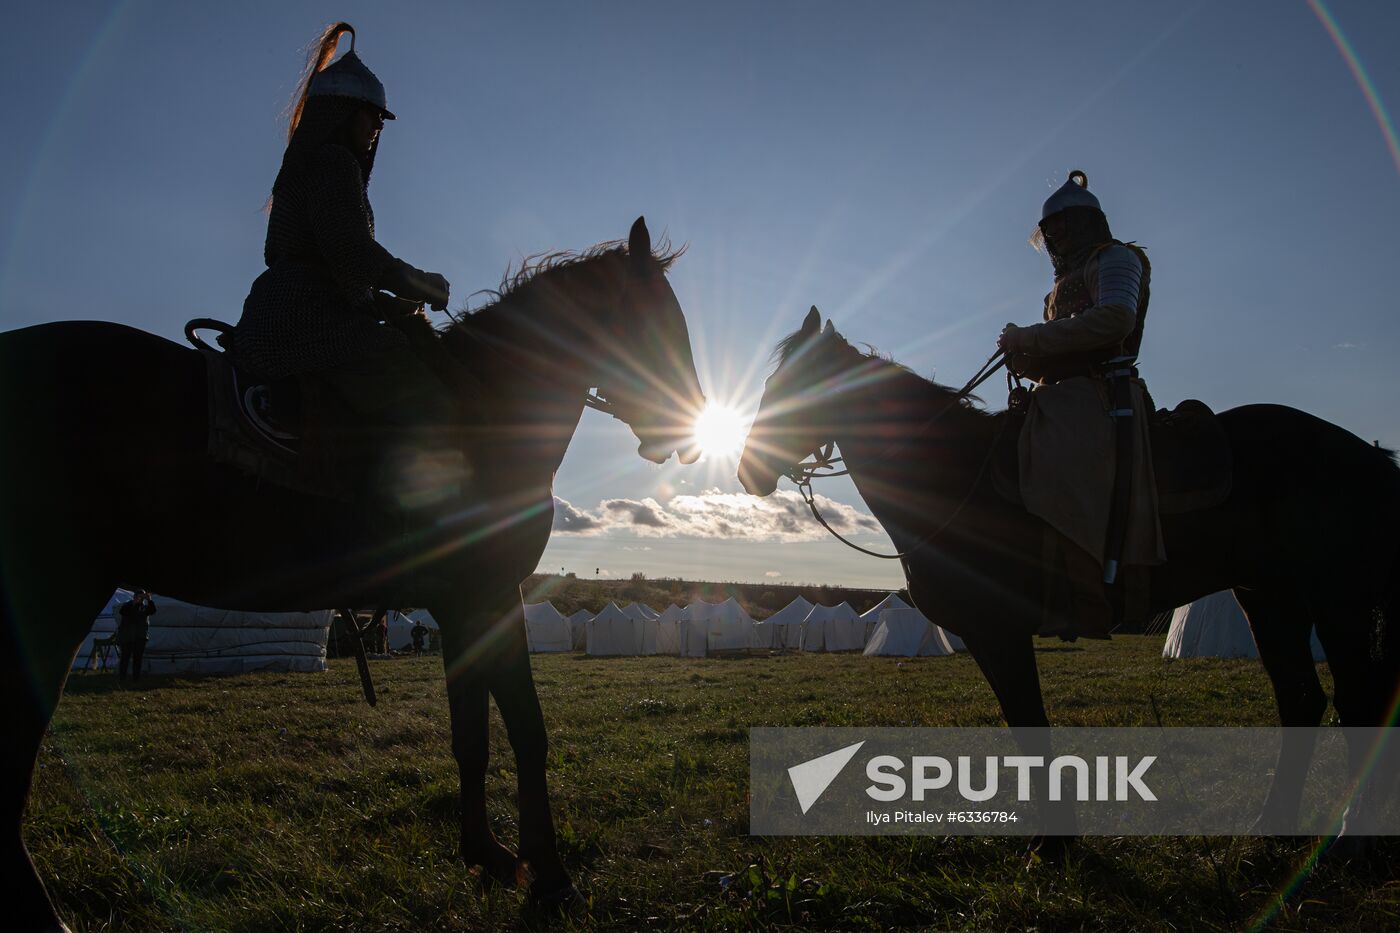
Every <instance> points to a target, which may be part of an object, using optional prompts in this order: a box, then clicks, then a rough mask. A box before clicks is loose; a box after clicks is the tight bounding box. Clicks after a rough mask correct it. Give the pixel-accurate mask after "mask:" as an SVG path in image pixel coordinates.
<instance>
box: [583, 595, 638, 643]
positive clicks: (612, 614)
mask: <svg viewBox="0 0 1400 933" xmlns="http://www.w3.org/2000/svg"><path fill="white" fill-rule="evenodd" d="M586 650H587V651H588V653H589V654H592V655H633V654H641V653H642V623H641V620H640V619H633V618H632V617H630V616H628V615H627V613H625V612H623V611H622V610H621V609H619V608H617V604H616V603H608V604H607V605H606V606H604V607H603V611H602V612H600V613H598V614H597V615H596V616H594V617H593V618H592V619H589V620H588V647H587V649H586Z"/></svg>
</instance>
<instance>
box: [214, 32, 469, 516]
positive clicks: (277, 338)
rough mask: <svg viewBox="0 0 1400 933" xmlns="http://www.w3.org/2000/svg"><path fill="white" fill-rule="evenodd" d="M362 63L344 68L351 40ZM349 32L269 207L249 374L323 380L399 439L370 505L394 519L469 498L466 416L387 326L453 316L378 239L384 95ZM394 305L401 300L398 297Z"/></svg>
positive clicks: (374, 474) (380, 456) (322, 67)
mask: <svg viewBox="0 0 1400 933" xmlns="http://www.w3.org/2000/svg"><path fill="white" fill-rule="evenodd" d="M344 33H349V34H350V37H351V48H350V51H348V52H346V53H345V54H344V55H343V56H341V57H340V58H339V59H338V60H336V61H335V62H334V63H333V64H332V63H330V60H331V58H332V57H333V56H334V54H335V50H336V46H337V43H338V41H339V39H340V37H341V35H342V34H344ZM354 37H355V32H354V29H353V28H352V27H351V26H350V25H349V24H348V23H337V24H335V25H334V26H331V27H329V28H327V29H326V30H325V31H324V32H323V33H322V35H321V36H320V37H319V39H318V41H317V43H316V44H315V45H314V46H313V47H312V51H311V58H310V61H309V63H308V68H307V72H306V75H305V76H304V78H303V81H302V84H301V88H300V93H299V95H298V98H297V101H296V104H295V108H294V110H293V112H292V116H291V121H290V125H289V127H288V139H287V148H286V151H285V153H284V154H283V156H282V167H281V170H280V171H279V172H278V173H277V179H276V181H275V182H274V183H273V186H272V198H271V201H270V202H269V207H268V222H267V240H266V243H265V245H264V249H263V258H264V261H265V262H266V263H267V270H266V271H264V272H263V273H262V274H261V275H260V276H258V278H257V279H256V280H255V281H254V282H253V286H252V289H251V290H250V291H249V293H248V297H247V299H246V300H245V301H244V304H243V315H242V317H241V318H240V319H239V322H238V325H237V327H236V328H235V330H234V333H233V351H234V354H235V356H236V358H237V362H238V365H239V366H240V367H241V368H243V369H245V370H247V371H248V372H249V373H251V374H253V375H255V376H256V377H257V378H261V379H265V380H269V381H276V380H283V379H286V378H288V377H308V376H309V377H314V378H315V379H316V380H318V381H319V382H320V383H322V384H324V385H326V386H328V387H329V388H330V390H331V391H332V392H333V393H334V395H335V396H336V397H337V398H338V400H339V401H340V403H342V404H343V405H344V406H346V407H348V408H349V410H350V416H351V418H352V419H354V421H355V423H356V424H357V425H360V426H362V427H364V428H367V429H370V430H371V431H373V430H378V431H379V432H380V433H381V434H382V433H383V432H384V430H385V429H388V430H390V431H392V435H393V437H394V443H392V444H388V445H381V447H382V448H383V449H381V450H380V451H379V452H378V453H376V454H375V456H374V459H375V460H377V461H378V462H377V463H376V464H375V465H374V466H372V467H371V468H370V469H369V471H368V472H369V475H368V478H367V482H366V485H367V488H366V490H365V491H366V493H367V494H368V495H369V496H370V497H371V498H373V499H375V500H377V501H378V502H379V503H380V505H381V507H382V508H384V509H386V510H389V511H397V510H398V509H405V508H407V509H411V508H415V507H423V506H427V505H431V504H433V503H434V502H439V501H442V500H443V499H446V498H448V497H450V496H451V495H453V494H454V493H455V492H456V491H457V488H456V480H455V478H454V473H456V472H459V471H460V457H461V454H460V451H458V450H456V449H454V448H455V445H454V444H453V443H451V441H450V436H451V432H450V426H452V425H455V424H456V423H457V420H458V416H457V413H456V408H455V405H454V404H453V402H452V401H451V399H450V396H449V394H448V391H447V389H446V387H445V386H444V384H443V383H442V381H441V380H439V379H438V378H437V377H436V376H435V375H434V374H433V373H432V372H431V371H429V370H428V369H427V368H426V367H425V366H424V364H423V362H422V361H421V360H420V358H419V357H418V356H417V355H416V354H415V353H414V352H413V351H412V350H411V349H410V347H409V340H408V338H407V337H406V336H405V334H404V333H403V332H402V331H401V330H399V329H397V328H395V327H392V326H388V325H387V323H382V322H387V321H389V320H392V319H393V318H395V317H398V316H402V315H406V314H413V313H415V312H419V311H421V306H422V304H428V305H430V306H431V307H433V308H434V309H436V310H443V309H445V307H446V305H447V301H448V295H449V286H448V282H447V279H445V278H444V277H443V276H441V275H438V274H436V273H431V272H424V271H422V270H420V269H417V268H415V267H413V266H411V265H409V264H408V263H406V262H404V261H403V260H401V259H397V258H395V257H394V256H393V255H392V254H390V253H389V251H388V250H386V249H385V248H384V247H383V246H380V245H379V243H378V242H377V241H376V240H375V238H374V212H373V211H372V210H371V208H370V204H369V198H368V194H367V189H368V184H369V176H370V172H371V171H372V170H373V168H374V158H375V153H376V152H377V151H378V148H379V132H380V130H381V129H382V128H383V126H384V121H385V120H393V119H395V117H394V114H393V113H391V112H390V111H389V110H388V108H387V103H386V100H385V94H384V85H383V84H382V83H380V81H379V79H378V78H377V77H375V75H374V73H373V72H372V71H370V70H369V68H367V67H365V64H364V63H363V62H362V61H361V60H360V58H359V56H358V55H357V54H356V52H355V50H354ZM385 292H392V293H393V295H394V296H397V298H395V297H393V296H391V295H388V294H385Z"/></svg>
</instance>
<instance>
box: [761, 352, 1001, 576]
mask: <svg viewBox="0 0 1400 933" xmlns="http://www.w3.org/2000/svg"><path fill="white" fill-rule="evenodd" d="M1005 365H1006V353H1005V351H1003V350H997V351H996V352H995V353H993V354H992V355H991V356H990V357H988V358H987V362H985V363H983V364H982V368H981V369H979V370H977V373H976V374H975V375H974V376H973V377H972V378H971V379H970V380H968V382H967V384H966V385H964V386H963V387H962V388H961V389H959V390H958V391H957V393H955V394H954V395H953V397H952V398H950V399H949V400H948V404H946V405H944V406H943V407H942V408H941V409H939V410H938V412H937V413H936V414H934V415H933V417H931V418H929V419H928V420H927V421H925V422H924V423H923V425H922V426H921V427H920V428H919V430H918V431H917V432H915V433H916V434H919V435H921V434H923V433H924V432H925V431H927V430H928V429H929V427H930V426H932V425H933V424H934V422H936V421H938V419H939V418H942V417H943V416H944V415H945V414H947V413H948V412H949V411H951V410H952V408H953V406H955V405H958V404H960V403H961V402H962V401H963V400H964V399H966V398H967V397H968V396H969V395H971V394H972V392H973V390H974V389H976V388H977V387H978V386H980V385H981V384H982V383H984V382H986V381H987V380H988V379H990V378H991V377H992V375H993V374H994V373H996V371H997V370H998V369H1001V368H1002V367H1003V366H1005ZM1007 372H1008V374H1007V381H1008V382H1009V381H1010V379H1011V375H1010V370H1008V371H1007ZM1009 420H1010V419H1003V421H1002V423H1001V427H1000V428H998V429H997V435H996V437H994V438H993V439H992V443H991V446H990V447H989V448H988V450H987V456H986V457H985V458H984V459H983V460H982V466H981V467H979V468H978V470H977V476H976V477H974V478H973V480H972V485H971V486H970V487H968V490H967V495H965V496H963V499H962V501H961V502H959V503H958V507H957V508H955V509H953V511H952V514H950V515H949V516H948V518H947V519H946V520H944V522H943V524H942V525H940V526H938V528H937V529H936V530H934V531H933V532H931V533H929V534H926V535H923V536H922V537H920V538H919V539H918V540H917V541H915V542H914V544H913V545H911V546H910V547H907V548H905V549H904V550H902V551H899V552H897V553H894V554H880V553H878V552H876V551H871V550H867V549H866V548H863V547H861V546H860V545H859V544H856V543H854V542H852V541H848V540H846V539H845V538H843V537H842V536H841V534H840V532H838V531H837V530H836V529H835V528H832V527H831V525H830V524H829V523H828V522H827V520H826V519H825V518H823V517H822V514H821V512H820V511H818V509H817V501H816V493H815V492H814V491H813V490H812V480H814V479H828V478H830V477H835V476H848V475H850V472H851V471H850V470H849V469H844V470H834V471H831V472H821V471H826V470H830V468H831V467H833V466H835V465H836V464H838V463H844V462H845V458H843V457H835V458H833V457H832V456H831V455H832V454H833V453H834V452H835V449H836V442H835V441H827V442H826V444H825V445H823V446H822V447H821V448H819V449H817V450H815V451H813V452H812V458H813V459H811V460H804V461H802V462H800V463H797V464H795V465H793V466H792V468H791V469H788V470H785V471H784V472H783V474H782V475H783V476H786V477H787V478H788V479H790V480H792V481H793V482H794V483H796V484H797V491H798V493H799V494H800V495H801V496H802V501H803V502H805V503H806V504H807V508H808V509H810V510H811V512H812V517H813V518H815V519H816V520H817V521H818V522H820V523H821V526H822V527H823V528H825V529H826V530H827V531H829V532H831V535H832V537H834V538H835V539H836V540H837V541H840V542H841V543H842V544H844V545H846V546H847V547H849V548H853V549H855V550H857V551H860V552H861V553H862V554H867V555H869V556H870V557H878V558H879V559H880V560H903V559H904V558H906V557H908V556H909V555H910V554H913V553H914V552H915V551H918V550H919V549H920V548H923V547H925V546H926V545H928V544H929V543H931V542H932V541H933V540H934V539H935V538H937V537H938V536H939V535H941V534H942V533H943V532H944V531H946V530H947V529H948V526H949V525H951V524H952V523H953V520H954V519H956V518H957V517H958V515H959V514H961V513H962V510H963V508H964V507H965V506H966V505H967V504H968V503H969V502H971V501H972V495H973V493H975V492H976V491H977V487H978V486H980V485H981V484H982V477H983V476H985V475H986V472H987V467H988V465H990V464H991V462H992V457H993V456H994V455H995V454H996V450H997V447H998V446H999V445H1000V444H1001V437H1002V434H1003V433H1004V432H1005V431H1006V425H1007V424H1008V423H1009ZM908 444H909V442H908V441H897V442H895V443H892V444H890V445H889V447H887V448H886V449H885V450H884V451H883V452H881V454H880V455H879V456H877V457H876V458H875V459H877V460H884V459H886V458H887V457H889V456H890V455H891V454H893V453H895V452H896V451H898V450H899V449H900V448H902V447H906V446H908Z"/></svg>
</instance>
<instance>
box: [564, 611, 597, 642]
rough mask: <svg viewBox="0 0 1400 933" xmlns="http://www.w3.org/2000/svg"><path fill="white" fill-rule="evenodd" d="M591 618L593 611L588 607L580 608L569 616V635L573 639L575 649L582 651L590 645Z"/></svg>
mask: <svg viewBox="0 0 1400 933" xmlns="http://www.w3.org/2000/svg"><path fill="white" fill-rule="evenodd" d="M591 618H593V613H591V612H589V611H588V610H587V609H580V610H579V611H578V612H575V613H574V614H573V615H571V616H569V635H570V637H572V639H573V643H574V650H575V651H582V650H583V649H584V648H586V647H588V620H589V619H591Z"/></svg>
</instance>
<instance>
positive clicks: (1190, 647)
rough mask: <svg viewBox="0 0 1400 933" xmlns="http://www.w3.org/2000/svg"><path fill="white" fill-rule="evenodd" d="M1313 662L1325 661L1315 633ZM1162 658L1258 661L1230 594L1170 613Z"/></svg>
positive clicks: (1246, 622) (1251, 637) (1246, 623)
mask: <svg viewBox="0 0 1400 933" xmlns="http://www.w3.org/2000/svg"><path fill="white" fill-rule="evenodd" d="M1312 655H1313V660H1314V661H1325V660H1327V656H1326V655H1325V654H1323V651H1322V643H1321V642H1320V641H1318V640H1317V631H1316V629H1314V630H1313V633H1312ZM1162 657H1164V658H1196V657H1207V658H1257V657H1259V649H1258V648H1256V647H1255V646H1254V635H1253V633H1251V632H1250V630H1249V620H1248V619H1246V618H1245V617H1244V611H1243V610H1242V609H1240V604H1239V603H1237V602H1236V601H1235V594H1234V593H1232V592H1231V591H1229V590H1223V591H1221V592H1219V593H1212V594H1211V595H1209V596H1203V597H1201V598H1200V599H1198V600H1196V601H1195V602H1194V603H1191V604H1189V605H1186V606H1179V607H1177V610H1176V611H1175V612H1173V613H1172V624H1171V628H1169V629H1168V630H1167V643H1166V644H1165V645H1164V646H1163V647H1162Z"/></svg>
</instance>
